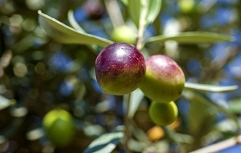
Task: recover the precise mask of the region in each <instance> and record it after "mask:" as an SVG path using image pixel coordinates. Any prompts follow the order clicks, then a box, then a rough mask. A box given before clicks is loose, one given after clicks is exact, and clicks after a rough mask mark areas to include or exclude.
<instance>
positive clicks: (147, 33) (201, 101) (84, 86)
mask: <svg viewBox="0 0 241 153" xmlns="http://www.w3.org/2000/svg"><path fill="white" fill-rule="evenodd" d="M184 1H185V0H182V2H179V1H164V0H163V1H161V0H121V1H116V0H98V1H95V0H91V1H87V0H86V1H77V0H62V1H56V0H55V1H50V0H35V1H31V0H26V1H21V0H16V1H10V0H3V1H0V12H1V13H0V26H1V27H0V30H1V35H0V39H1V41H0V45H1V46H0V51H1V54H2V57H1V59H0V77H1V78H0V94H1V95H0V114H1V115H0V123H1V124H0V152H56V153H59V152H71V153H75V152H76V153H77V152H86V153H87V152H94V151H96V152H98V151H99V152H105V153H107V152H128V151H131V152H143V153H147V152H190V151H192V150H196V149H198V148H201V147H205V146H207V145H210V144H213V143H216V142H219V141H221V140H224V139H227V138H229V137H231V136H237V135H238V134H239V132H240V121H239V117H240V112H241V106H240V92H239V91H238V90H236V89H237V88H238V86H240V78H241V75H240V69H241V67H240V58H241V56H240V55H241V54H240V52H239V51H240V48H241V43H240V33H241V31H240V30H241V27H240V25H241V24H240V21H239V20H238V19H239V17H240V9H239V8H240V7H241V3H240V2H239V1H225V0H219V1H215V2H214V3H212V4H211V3H208V4H206V3H205V1H203V0H188V1H186V3H189V5H188V6H189V7H188V9H186V10H183V9H185V7H183V4H184ZM88 2H89V3H92V6H95V7H96V8H95V9H94V10H101V9H99V8H98V7H100V8H104V11H103V12H101V13H102V14H101V15H99V14H98V16H97V17H94V18H93V15H95V14H90V13H93V10H91V11H90V9H92V8H90V7H89V6H90V5H89V4H88V5H87V3H88ZM238 11H239V13H238ZM117 19H118V20H117ZM120 25H128V27H130V28H132V30H133V31H134V32H135V33H136V43H135V46H136V47H137V48H138V49H139V50H140V51H141V52H142V54H143V55H144V56H145V58H147V57H149V56H151V55H155V54H165V55H167V56H169V57H170V58H172V59H174V60H175V61H176V62H177V63H178V64H179V65H180V67H181V68H182V69H183V72H184V74H185V77H186V80H187V82H186V83H185V89H184V91H183V93H182V96H181V97H180V98H179V99H178V100H176V101H175V103H176V104H177V106H178V111H179V114H178V119H177V120H176V121H175V122H174V123H173V124H171V125H170V126H165V127H164V126H163V127H158V128H157V126H156V125H155V124H154V123H153V122H152V121H151V119H150V117H149V116H148V108H149V106H150V104H151V100H150V99H148V98H147V97H145V95H144V94H143V93H142V92H141V90H139V89H136V90H135V91H133V92H132V93H131V94H130V95H124V96H114V95H110V94H107V93H105V92H103V91H102V90H101V89H100V87H99V86H98V84H97V81H96V78H95V74H94V63H95V59H96V57H97V55H98V54H99V52H100V51H101V50H102V49H103V47H106V46H108V45H110V44H112V43H113V40H111V32H112V31H113V30H114V29H115V28H117V27H118V26H120ZM56 108H60V109H64V110H66V111H68V112H69V113H70V114H71V115H72V116H73V119H74V126H75V127H74V133H75V134H74V137H73V140H72V141H71V143H70V144H69V145H68V146H66V147H58V146H55V145H54V144H52V143H51V141H50V140H48V136H47V133H46V131H45V130H44V128H43V117H44V115H45V114H47V113H48V112H49V111H51V110H53V109H56ZM223 122H225V123H226V122H228V123H232V125H233V126H232V128H230V127H229V126H227V124H222V123H223ZM234 127H235V128H234ZM153 132H154V135H155V138H154V137H153ZM151 133H152V134H151Z"/></svg>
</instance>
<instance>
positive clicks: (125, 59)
mask: <svg viewBox="0 0 241 153" xmlns="http://www.w3.org/2000/svg"><path fill="white" fill-rule="evenodd" d="M145 70H146V66H145V60H144V57H143V55H142V54H141V52H140V51H139V50H138V49H136V48H135V47H134V46H133V45H130V44H127V43H114V44H112V45H110V46H108V47H106V48H104V49H103V50H102V51H101V52H100V53H99V55H98V56H97V58H96V61H95V73H96V79H97V82H98V84H99V86H100V87H101V88H102V89H103V90H104V91H105V92H107V93H110V94H114V95H124V94H128V93H130V92H132V91H133V90H135V89H136V88H138V87H139V85H140V83H141V81H142V80H143V78H144V76H145Z"/></svg>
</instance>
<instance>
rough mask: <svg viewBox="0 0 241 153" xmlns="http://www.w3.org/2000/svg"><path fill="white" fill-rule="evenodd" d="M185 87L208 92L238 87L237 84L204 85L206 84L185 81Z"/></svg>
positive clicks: (225, 90)
mask: <svg viewBox="0 0 241 153" xmlns="http://www.w3.org/2000/svg"><path fill="white" fill-rule="evenodd" d="M185 88H186V89H192V90H200V91H206V92H208V91H210V92H228V91H232V90H235V89H237V88H238V86H236V85H234V86H214V85H206V84H198V83H191V82H186V83H185Z"/></svg>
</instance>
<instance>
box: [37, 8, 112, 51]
mask: <svg viewBox="0 0 241 153" xmlns="http://www.w3.org/2000/svg"><path fill="white" fill-rule="evenodd" d="M38 13H39V23H40V25H41V26H42V27H43V28H44V30H45V31H46V32H47V34H48V35H49V36H50V37H52V38H53V39H54V40H56V41H58V42H60V43H64V44H87V45H98V46H102V47H105V46H108V45H110V44H112V43H113V42H112V41H110V40H107V39H104V38H101V37H98V36H94V35H91V34H87V33H83V32H80V31H77V30H75V29H73V28H71V27H69V26H66V25H65V24H63V23H61V22H59V21H57V20H56V19H54V18H52V17H50V16H48V15H46V14H44V13H42V12H41V11H38Z"/></svg>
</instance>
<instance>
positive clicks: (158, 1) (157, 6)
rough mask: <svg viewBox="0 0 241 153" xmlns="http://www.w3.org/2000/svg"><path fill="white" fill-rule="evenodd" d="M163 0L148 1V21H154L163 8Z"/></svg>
mask: <svg viewBox="0 0 241 153" xmlns="http://www.w3.org/2000/svg"><path fill="white" fill-rule="evenodd" d="M161 5H162V0H149V1H148V13H147V17H146V18H147V23H148V24H150V23H152V22H153V21H154V20H155V19H156V17H157V16H158V14H159V12H160V10H161Z"/></svg>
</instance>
